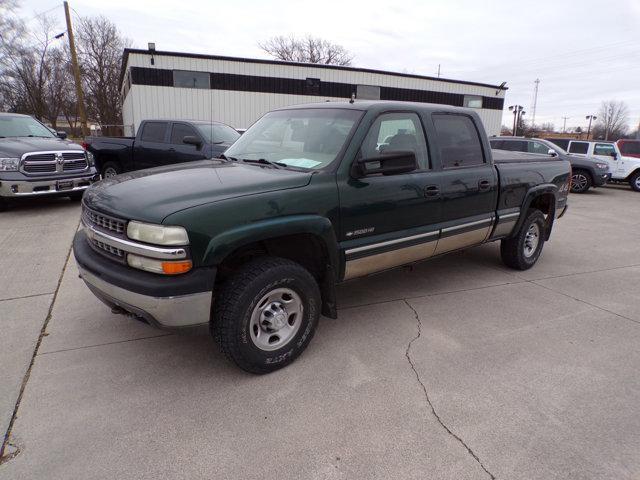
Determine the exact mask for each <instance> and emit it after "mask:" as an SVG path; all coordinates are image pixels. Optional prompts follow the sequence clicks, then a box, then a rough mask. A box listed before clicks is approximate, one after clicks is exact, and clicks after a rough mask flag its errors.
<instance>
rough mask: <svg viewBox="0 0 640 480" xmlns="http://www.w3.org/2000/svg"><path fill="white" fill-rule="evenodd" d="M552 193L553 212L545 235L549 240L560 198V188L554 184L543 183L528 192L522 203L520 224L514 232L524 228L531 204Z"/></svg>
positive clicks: (548, 220) (518, 223)
mask: <svg viewBox="0 0 640 480" xmlns="http://www.w3.org/2000/svg"><path fill="white" fill-rule="evenodd" d="M549 193H551V194H552V195H553V204H552V205H551V211H550V212H549V217H548V219H547V223H548V225H547V229H546V230H547V231H546V233H545V240H549V237H550V235H551V228H552V227H553V222H554V220H555V216H556V215H555V212H556V201H557V198H558V187H557V186H556V185H554V184H553V183H543V184H542V185H536V186H535V187H532V188H530V189H529V190H528V191H527V194H526V195H525V197H524V201H523V202H522V210H521V215H520V218H518V222H517V223H516V225H515V227H514V228H513V230H512V232H518V231H519V230H520V228H521V227H522V224H523V223H524V220H525V215H524V214H525V213H526V212H527V210H529V207H530V206H531V203H532V202H533V201H534V200H535V199H536V198H538V197H540V196H541V195H546V194H549Z"/></svg>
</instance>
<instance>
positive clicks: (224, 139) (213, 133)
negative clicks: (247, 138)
mask: <svg viewBox="0 0 640 480" xmlns="http://www.w3.org/2000/svg"><path fill="white" fill-rule="evenodd" d="M196 128H197V129H198V131H199V132H200V135H202V136H203V137H204V139H205V140H206V141H207V142H209V143H233V142H235V141H236V140H237V139H238V138H240V134H239V133H238V132H236V131H235V130H234V129H233V128H231V127H230V126H228V125H224V124H222V123H209V124H207V123H198V124H196Z"/></svg>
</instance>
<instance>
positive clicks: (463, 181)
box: [431, 112, 513, 254]
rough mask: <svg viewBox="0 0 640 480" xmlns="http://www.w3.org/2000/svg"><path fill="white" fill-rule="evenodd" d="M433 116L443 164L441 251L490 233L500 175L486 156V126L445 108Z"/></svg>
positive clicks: (440, 176)
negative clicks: (445, 110)
mask: <svg viewBox="0 0 640 480" xmlns="http://www.w3.org/2000/svg"><path fill="white" fill-rule="evenodd" d="M431 120H432V123H433V129H434V132H435V137H436V140H437V145H438V149H437V151H436V154H437V155H438V157H439V164H440V165H441V168H442V173H441V174H440V175H439V181H440V196H441V198H442V217H441V226H442V232H441V235H440V240H439V241H438V245H437V248H436V251H435V253H436V254H440V253H444V252H448V251H451V250H457V249H459V248H464V247H468V246H470V245H476V244H479V243H481V242H483V241H484V240H485V239H486V238H487V237H488V235H489V233H490V231H491V227H492V225H493V221H494V213H495V208H496V205H497V199H498V175H497V172H496V169H495V168H494V166H493V165H492V164H491V162H490V159H488V158H486V156H485V150H484V148H483V141H482V138H483V137H482V136H483V135H484V130H483V129H482V127H481V126H479V125H476V123H475V121H474V119H473V118H472V117H471V116H469V115H466V114H459V113H449V112H446V113H444V112H443V113H433V114H431ZM511 143H513V142H511V141H508V142H507V141H505V142H504V145H507V144H511ZM503 148H504V147H503Z"/></svg>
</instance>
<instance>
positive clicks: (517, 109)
mask: <svg viewBox="0 0 640 480" xmlns="http://www.w3.org/2000/svg"><path fill="white" fill-rule="evenodd" d="M523 110H524V107H523V106H522V105H511V106H510V107H509V111H510V112H513V136H514V137H515V136H517V133H518V127H519V126H520V120H521V119H522V115H524V114H525V113H526V112H524V111H523Z"/></svg>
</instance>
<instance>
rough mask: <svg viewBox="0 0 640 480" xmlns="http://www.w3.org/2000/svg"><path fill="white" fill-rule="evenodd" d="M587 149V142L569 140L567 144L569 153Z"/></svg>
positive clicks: (583, 151)
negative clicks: (569, 142)
mask: <svg viewBox="0 0 640 480" xmlns="http://www.w3.org/2000/svg"><path fill="white" fill-rule="evenodd" d="M588 151H589V144H588V143H587V142H571V144H569V153H584V154H586V153H587V152H588Z"/></svg>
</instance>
